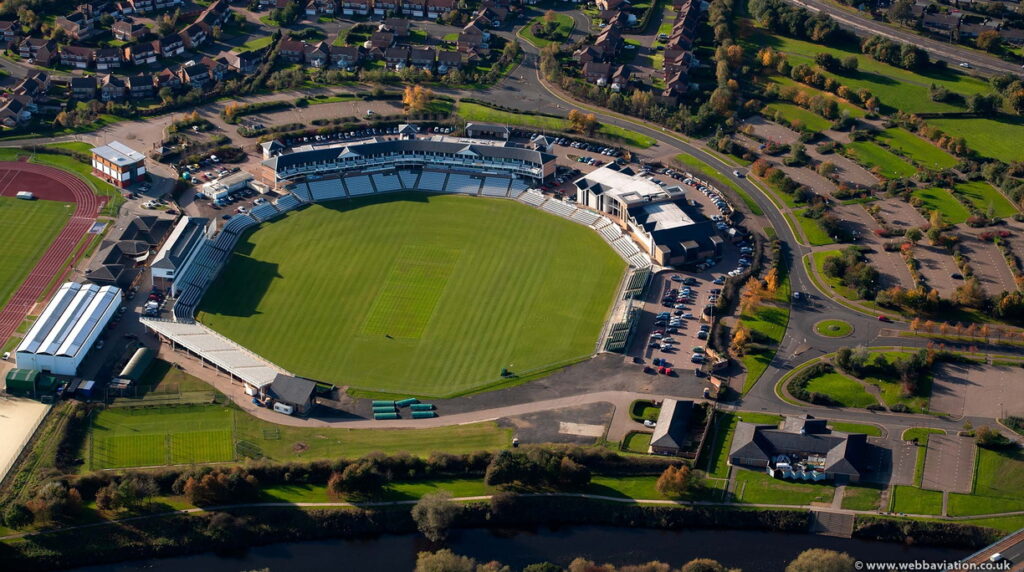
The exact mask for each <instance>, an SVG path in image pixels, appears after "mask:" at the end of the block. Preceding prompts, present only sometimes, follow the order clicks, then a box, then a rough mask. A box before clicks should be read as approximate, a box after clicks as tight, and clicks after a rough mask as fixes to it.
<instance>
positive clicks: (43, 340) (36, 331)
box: [15, 282, 122, 375]
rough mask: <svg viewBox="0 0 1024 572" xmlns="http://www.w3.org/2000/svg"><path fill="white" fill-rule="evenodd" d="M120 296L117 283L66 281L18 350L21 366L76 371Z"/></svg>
mask: <svg viewBox="0 0 1024 572" xmlns="http://www.w3.org/2000/svg"><path fill="white" fill-rule="evenodd" d="M121 298H122V296H121V290H120V289H119V288H117V287H115V286H99V285H96V284H79V283H77V282H67V283H65V284H64V285H63V286H61V287H60V290H58V291H57V294H56V295H55V296H54V297H53V299H52V300H50V303H49V304H47V305H46V309H44V310H43V312H42V314H40V315H39V319H37V320H36V322H35V323H34V324H33V325H32V328H31V329H29V331H28V334H27V335H26V336H25V339H24V340H22V342H21V344H20V345H18V348H17V349H16V350H15V361H16V363H17V366H18V368H20V369H34V370H38V371H43V372H50V373H54V374H57V375H77V374H78V367H79V365H81V363H82V360H83V359H85V356H86V354H88V353H89V350H90V349H91V348H92V345H93V344H94V343H95V342H96V340H97V339H99V337H100V334H102V333H103V329H104V328H105V327H106V326H107V323H108V322H110V319H111V318H112V317H113V316H114V314H115V313H116V312H117V309H118V307H120V305H121Z"/></svg>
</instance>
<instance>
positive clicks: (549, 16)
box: [544, 10, 558, 24]
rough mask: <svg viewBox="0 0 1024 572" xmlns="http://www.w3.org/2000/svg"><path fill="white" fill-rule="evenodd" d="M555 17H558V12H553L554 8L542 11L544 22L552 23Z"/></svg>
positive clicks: (555, 19)
mask: <svg viewBox="0 0 1024 572" xmlns="http://www.w3.org/2000/svg"><path fill="white" fill-rule="evenodd" d="M557 19H558V14H557V13H555V11H554V10H548V11H547V12H544V23H545V24H554V23H555V22H556V21H557Z"/></svg>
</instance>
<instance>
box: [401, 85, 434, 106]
mask: <svg viewBox="0 0 1024 572" xmlns="http://www.w3.org/2000/svg"><path fill="white" fill-rule="evenodd" d="M433 97H434V92H433V91H430V90H429V89H427V88H425V87H423V86H421V85H407V86H405V93H403V94H402V103H403V104H405V108H406V111H407V112H409V113H420V112H423V111H426V110H427V109H429V108H430V100H431V99H432V98H433Z"/></svg>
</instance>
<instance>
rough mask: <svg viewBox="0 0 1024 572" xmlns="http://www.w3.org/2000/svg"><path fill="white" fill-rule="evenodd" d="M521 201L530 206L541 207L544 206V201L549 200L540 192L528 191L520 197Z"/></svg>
mask: <svg viewBox="0 0 1024 572" xmlns="http://www.w3.org/2000/svg"><path fill="white" fill-rule="evenodd" d="M519 200H521V201H523V202H524V203H526V204H528V205H533V206H535V207H539V206H540V205H542V204H544V201H545V200H547V197H545V196H544V194H543V193H541V192H539V191H526V192H525V193H523V194H521V195H519Z"/></svg>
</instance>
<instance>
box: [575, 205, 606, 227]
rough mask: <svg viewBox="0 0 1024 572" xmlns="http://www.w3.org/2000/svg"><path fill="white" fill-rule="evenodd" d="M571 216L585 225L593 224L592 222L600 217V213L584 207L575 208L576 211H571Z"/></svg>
mask: <svg viewBox="0 0 1024 572" xmlns="http://www.w3.org/2000/svg"><path fill="white" fill-rule="evenodd" d="M571 218H572V220H576V221H579V222H581V223H583V224H585V225H587V226H593V224H594V223H596V222H597V221H598V220H600V219H601V215H599V214H597V213H595V212H593V211H588V210H586V209H576V212H574V213H572V217H571Z"/></svg>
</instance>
